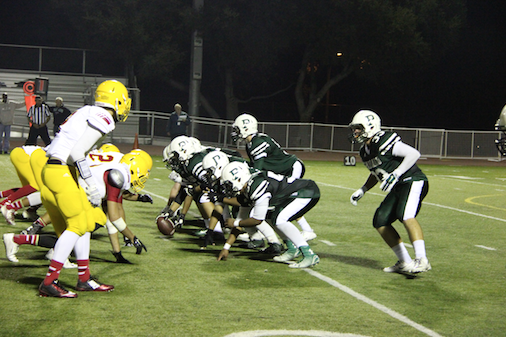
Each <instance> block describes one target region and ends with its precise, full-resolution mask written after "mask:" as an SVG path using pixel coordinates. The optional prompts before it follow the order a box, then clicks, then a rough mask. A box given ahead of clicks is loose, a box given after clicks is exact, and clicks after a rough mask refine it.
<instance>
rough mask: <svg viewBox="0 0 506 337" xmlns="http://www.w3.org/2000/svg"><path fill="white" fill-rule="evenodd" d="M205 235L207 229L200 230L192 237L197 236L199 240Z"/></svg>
mask: <svg viewBox="0 0 506 337" xmlns="http://www.w3.org/2000/svg"><path fill="white" fill-rule="evenodd" d="M206 234H207V229H201V230H198V231H196V232H194V233H193V235H195V236H198V237H199V238H203V237H205V236H206Z"/></svg>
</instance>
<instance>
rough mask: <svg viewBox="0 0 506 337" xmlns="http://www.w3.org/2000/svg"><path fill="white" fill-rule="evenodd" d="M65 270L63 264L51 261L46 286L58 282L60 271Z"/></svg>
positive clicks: (45, 281) (45, 280)
mask: <svg viewBox="0 0 506 337" xmlns="http://www.w3.org/2000/svg"><path fill="white" fill-rule="evenodd" d="M62 268H63V263H60V262H57V261H55V260H51V264H49V269H48V271H47V274H46V278H45V279H44V284H45V285H50V284H51V283H52V282H53V281H54V280H57V279H58V277H59V276H60V271H61V269H62Z"/></svg>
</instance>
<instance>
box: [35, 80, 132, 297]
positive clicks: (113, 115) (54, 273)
mask: <svg viewBox="0 0 506 337" xmlns="http://www.w3.org/2000/svg"><path fill="white" fill-rule="evenodd" d="M130 105H131V99H130V98H129V97H128V91H127V89H126V87H125V86H124V85H123V84H122V83H120V82H118V81H115V80H107V81H104V82H102V83H101V84H100V85H99V86H98V87H97V89H96V91H95V103H94V105H86V106H84V107H82V108H80V109H78V110H77V111H75V112H74V113H73V114H72V115H70V116H69V118H67V120H66V121H65V123H64V124H62V125H61V129H60V132H59V133H58V134H57V135H56V137H55V138H54V140H53V141H52V142H51V145H50V146H49V148H48V149H47V157H48V158H49V159H48V161H47V163H46V165H45V166H44V169H43V171H42V181H43V183H44V185H43V186H42V188H41V195H42V203H43V204H44V207H45V208H46V210H47V211H48V213H49V216H50V218H51V221H52V223H53V227H54V229H55V231H56V232H57V233H60V234H61V235H60V236H59V238H58V241H57V242H56V245H55V249H54V256H53V259H52V260H51V264H50V266H49V270H48V272H47V274H46V277H45V278H44V280H43V281H42V283H41V284H40V286H39V294H40V295H41V296H51V297H60V298H73V297H77V294H76V293H74V292H72V291H68V290H66V289H65V288H64V287H63V286H62V285H61V284H60V283H59V281H58V278H59V274H60V271H61V268H62V266H63V263H64V262H65V260H66V259H67V258H68V256H69V255H70V253H71V251H72V250H74V252H75V255H76V259H77V264H78V271H79V273H78V276H79V277H78V281H77V285H76V290H77V291H101V292H108V291H111V290H113V289H114V286H112V285H106V284H102V283H100V282H98V281H97V280H95V279H93V278H92V277H91V276H90V270H89V254H90V237H91V231H93V230H94V229H95V223H96V222H98V223H103V222H105V214H104V215H103V217H102V219H97V218H91V219H89V216H88V214H87V210H86V208H87V207H88V205H90V204H91V205H92V206H94V207H97V206H100V204H101V202H102V198H101V196H100V192H99V189H98V187H97V182H96V180H95V178H94V177H93V176H92V174H91V170H90V167H89V165H88V162H87V161H86V153H88V152H89V151H90V150H91V149H92V148H93V147H94V145H95V144H96V143H100V142H102V140H103V139H104V138H105V136H106V135H107V134H108V133H110V132H111V131H113V130H114V128H115V123H116V122H118V121H119V122H124V121H125V120H126V119H127V117H128V113H129V112H130ZM78 175H79V176H80V177H81V178H82V179H83V180H84V181H85V183H86V185H87V188H86V192H85V190H84V189H82V188H80V187H79V184H78V182H77V176H78Z"/></svg>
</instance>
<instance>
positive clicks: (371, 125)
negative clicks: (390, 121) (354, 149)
mask: <svg viewBox="0 0 506 337" xmlns="http://www.w3.org/2000/svg"><path fill="white" fill-rule="evenodd" d="M349 127H350V129H351V132H352V134H351V135H350V137H349V138H350V140H351V142H352V143H363V142H364V141H366V140H367V139H369V138H371V137H373V136H374V135H375V134H376V133H378V132H380V131H381V119H380V118H379V116H378V115H377V114H376V113H375V112H374V111H371V110H360V111H359V112H357V113H356V114H355V116H354V117H353V120H352V121H351V123H350V125H349ZM357 130H360V131H357Z"/></svg>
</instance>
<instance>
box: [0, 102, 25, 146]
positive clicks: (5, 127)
mask: <svg viewBox="0 0 506 337" xmlns="http://www.w3.org/2000/svg"><path fill="white" fill-rule="evenodd" d="M24 106H25V102H23V103H17V102H14V101H10V102H9V99H8V96H7V93H5V92H4V93H3V94H2V103H1V104H0V143H1V144H2V148H1V149H0V153H3V154H9V149H10V139H11V126H12V124H13V123H14V110H16V109H18V108H21V107H24ZM2 140H3V142H2Z"/></svg>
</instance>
